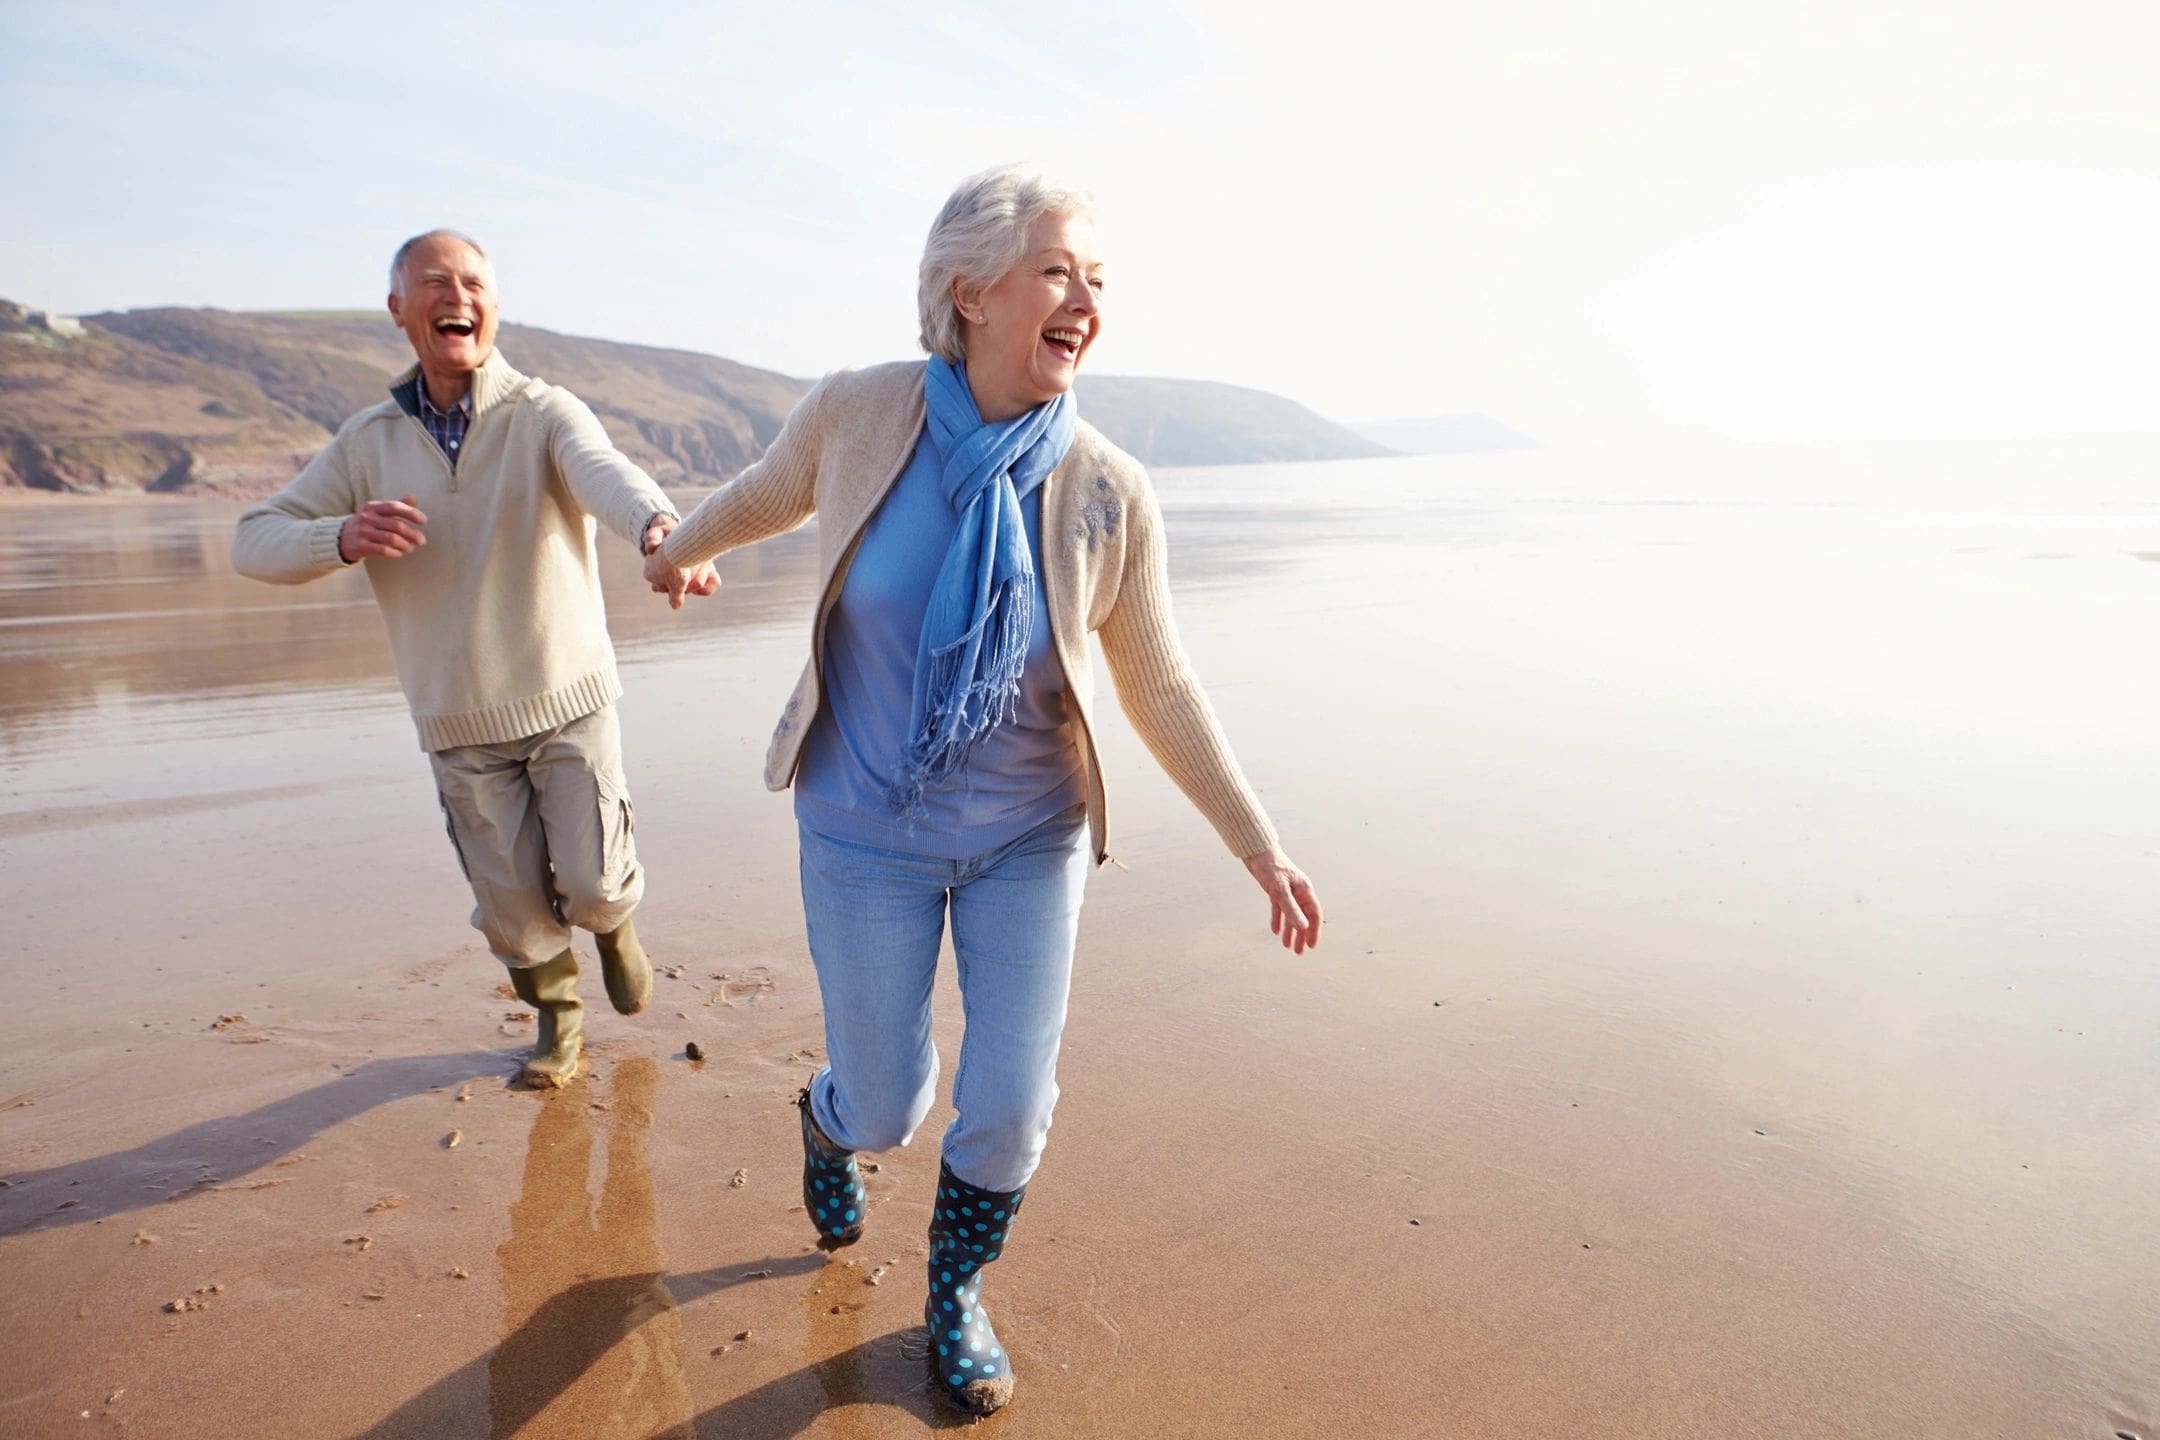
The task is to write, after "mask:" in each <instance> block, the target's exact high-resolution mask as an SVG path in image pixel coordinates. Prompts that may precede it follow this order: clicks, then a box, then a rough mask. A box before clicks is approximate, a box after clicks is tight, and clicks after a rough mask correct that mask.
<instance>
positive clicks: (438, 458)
mask: <svg viewBox="0 0 2160 1440" xmlns="http://www.w3.org/2000/svg"><path fill="white" fill-rule="evenodd" d="M495 312H496V296H495V278H494V273H493V270H492V268H491V267H490V266H489V264H488V259H487V256H486V255H485V254H484V253H483V252H482V251H481V249H480V247H479V246H478V245H477V244H475V243H474V242H473V241H471V240H469V239H467V238H466V237H465V236H462V235H459V234H456V233H454V232H452V231H448V230H433V231H429V232H428V233H427V234H424V235H418V236H415V237H414V238H412V239H410V240H408V241H406V242H405V243H404V244H403V245H401V246H399V247H398V252H397V256H396V258H395V259H394V260H392V261H391V264H390V314H391V317H392V318H393V319H394V320H396V321H397V323H398V326H399V327H400V328H401V329H403V330H404V332H405V336H406V338H407V339H408V340H410V341H411V342H412V348H413V354H414V356H415V359H416V362H417V363H416V364H415V365H414V366H413V368H412V369H410V370H408V371H406V372H405V373H404V374H403V375H402V376H400V377H399V378H398V379H397V381H396V382H395V383H393V384H392V385H391V387H390V398H389V399H388V400H386V401H384V402H383V403H381V404H379V405H376V406H374V407H372V408H370V409H367V410H363V411H361V412H360V413H359V414H358V415H355V416H353V418H352V419H350V420H348V421H346V422H345V424H344V426H343V427H342V428H341V429H340V430H339V431H338V433H337V435H336V436H335V437H334V438H333V439H332V440H331V441H330V443H329V445H328V446H326V447H325V448H324V449H323V451H322V452H321V453H320V454H318V455H317V456H316V457H315V458H314V459H313V460H311V461H310V462H308V465H307V468H306V469H304V470H302V471H301V472H300V474H299V475H298V476H297V477H296V478H295V479H294V480H293V482H292V483H291V484H290V485H288V486H286V487H285V488H284V489H283V490H281V491H279V492H278V493H277V494H276V495H273V496H271V497H270V498H269V499H268V500H266V501H264V502H263V503H262V504H260V505H258V506H256V507H255V508H253V509H251V510H249V511H248V512H247V513H246V514H244V515H242V516H241V517H240V524H239V528H238V531H237V533H236V534H235V535H234V537H233V565H234V567H235V568H236V569H238V570H239V572H240V573H241V574H243V575H247V576H250V577H252V578H254V579H257V580H267V581H270V582H271V583H273V584H281V585H298V584H302V583H304V582H306V581H309V580H313V579H315V578H316V577H317V576H320V575H327V574H329V573H331V572H332V571H335V570H339V569H342V568H343V567H345V566H348V565H354V564H361V563H365V564H366V566H367V572H368V582H369V584H370V585H371V586H372V587H373V588H374V591H375V600H376V604H377V605H378V607H379V608H380V609H381V612H382V617H383V624H384V627H385V628H386V629H387V630H388V631H389V635H390V651H391V655H392V657H393V658H394V659H395V661H396V663H397V672H398V681H399V683H400V684H401V685H403V687H404V690H405V698H406V700H407V702H408V703H409V704H410V705H411V707H412V714H413V721H414V723H415V724H416V725H417V726H418V727H419V731H420V744H421V748H423V749H425V750H426V751H427V752H428V756H429V759H430V761H431V762H432V764H433V766H434V770H435V784H436V790H437V792H438V794H439V796H440V798H441V801H442V809H443V819H444V822H445V824H446V825H447V827H448V829H449V832H450V842H451V844H452V846H454V847H455V849H456V851H457V855H458V861H459V864H460V865H461V866H462V867H463V869H464V871H465V877H466V879H467V880H469V881H470V882H471V884H472V890H473V898H474V899H475V901H476V902H477V905H476V908H475V909H474V910H473V916H472V923H473V925H474V927H475V928H476V929H478V930H479V931H480V933H481V934H483V935H485V936H486V937H487V939H488V944H489V946H490V947H491V948H492V949H493V950H494V952H495V955H496V957H497V958H498V959H500V960H501V961H502V962H503V963H504V964H505V965H507V966H509V967H510V981H511V984H512V986H513V987H514V988H515V989H516V991H517V994H518V998H519V999H521V1000H523V1001H524V1002H525V1003H526V1004H528V1005H530V1006H532V1007H533V1008H534V1009H535V1010H537V1011H538V1012H539V1043H538V1044H537V1045H536V1046H535V1047H534V1049H533V1052H532V1056H531V1058H530V1059H529V1060H528V1061H527V1062H526V1064H525V1067H524V1077H525V1080H526V1081H527V1083H529V1084H532V1085H535V1086H540V1087H543V1088H552V1087H555V1086H559V1085H563V1084H566V1083H567V1082H568V1081H569V1080H570V1079H571V1078H572V1077H573V1076H574V1075H576V1073H577V1066H578V1055H579V1052H580V1050H581V1049H582V1046H583V1037H584V1012H583V1007H582V1006H581V1005H580V1004H579V1001H578V996H577V973H578V972H577V959H576V956H575V955H574V954H573V953H572V951H571V948H570V941H571V929H572V927H576V928H579V929H584V930H590V931H592V932H593V938H594V940H595V941H596V942H597V944H598V947H599V951H600V965H601V970H602V972H603V975H604V977H605V979H606V982H607V992H608V999H609V1000H610V1001H612V1002H613V1003H614V1006H615V1008H616V1009H617V1010H619V1011H621V1012H622V1013H623V1014H625V1015H634V1014H636V1013H637V1012H638V1010H639V1009H641V1008H642V1007H643V1006H644V1004H645V1001H646V999H647V997H648V996H650V994H651V993H652V964H651V962H650V961H649V960H648V959H647V958H646V955H645V952H644V949H643V948H642V947H641V946H640V945H639V944H638V940H637V934H636V932H635V931H634V930H633V929H632V928H631V924H630V913H631V911H633V910H635V909H636V908H637V903H638V900H639V899H640V897H641V896H642V895H643V893H644V888H645V876H644V872H643V871H642V870H641V869H639V868H638V863H637V854H636V851H635V849H634V848H633V846H632V843H631V810H630V796H629V791H628V789H627V787H626V786H625V784H624V782H623V772H622V745H621V731H620V728H619V726H618V723H617V720H616V715H615V701H616V700H617V698H619V697H620V696H621V694H622V682H621V681H620V680H619V679H618V678H617V675H616V671H615V652H614V647H613V646H612V645H611V644H610V643H609V641H608V633H607V617H606V613H605V611H604V609H603V607H602V602H601V598H600V572H599V565H598V559H597V555H596V553H595V550H594V548H593V541H594V522H595V521H596V520H597V521H598V522H599V523H601V524H604V525H606V526H607V527H608V529H610V530H612V531H614V532H615V533H616V534H617V535H620V536H621V537H622V538H623V539H625V540H627V541H629V542H630V543H632V544H634V545H637V546H639V547H640V548H641V549H642V550H643V551H644V552H646V553H648V554H649V553H650V552H652V551H653V550H654V549H656V548H657V547H658V546H659V544H660V542H661V540H663V539H665V538H666V536H667V533H668V532H669V531H670V530H672V529H673V528H674V526H675V523H676V521H677V519H678V518H679V517H678V515H677V514H676V511H675V507H674V506H673V505H671V504H669V503H668V500H667V497H666V496H664V495H662V494H661V492H660V489H659V487H658V486H657V485H655V484H654V483H653V482H652V479H651V477H649V476H647V475H646V474H645V472H644V471H642V470H640V469H638V468H637V467H636V466H635V465H632V464H631V463H630V462H629V460H627V459H626V458H624V456H623V455H622V453H621V452H620V451H618V450H617V449H616V448H615V446H614V444H613V443H612V442H611V441H609V439H608V437H607V433H606V432H605V431H604V430H602V429H601V428H600V422H599V421H598V420H596V419H594V418H593V413H592V411H590V410H588V409H587V408H586V407H585V405H584V404H583V402H581V401H580V400H578V398H577V397H576V396H574V395H572V394H571V393H570V392H569V391H567V390H564V389H561V388H559V387H557V386H553V385H549V384H547V383H546V382H545V381H541V380H531V379H527V378H526V377H525V376H523V375H520V374H519V373H518V372H517V371H515V370H513V369H511V368H510V365H509V362H508V361H506V360H504V359H503V357H502V355H501V354H500V353H499V352H497V350H496V349H495V320H496V313H495ZM670 579H671V582H672V583H671V584H669V585H665V586H663V585H659V584H657V583H656V584H655V587H654V588H655V589H666V590H671V591H673V594H672V595H671V597H670V598H671V599H675V603H677V604H680V600H679V599H676V597H678V596H679V595H680V594H681V593H682V592H683V591H684V590H688V591H689V592H690V593H692V594H697V595H710V594H712V593H713V591H714V590H716V589H718V588H719V584H720V580H719V576H718V575H717V574H715V573H714V572H713V569H712V567H711V566H710V565H704V566H701V567H699V568H698V569H697V570H695V571H686V572H677V573H676V574H674V575H673V576H671V577H670Z"/></svg>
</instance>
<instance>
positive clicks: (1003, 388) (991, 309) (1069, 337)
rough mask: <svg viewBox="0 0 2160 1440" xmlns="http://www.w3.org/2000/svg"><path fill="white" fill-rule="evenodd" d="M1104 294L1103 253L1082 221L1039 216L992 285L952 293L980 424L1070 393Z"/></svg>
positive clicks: (1096, 324) (1087, 221)
mask: <svg viewBox="0 0 2160 1440" xmlns="http://www.w3.org/2000/svg"><path fill="white" fill-rule="evenodd" d="M1102 291H1103V262H1102V250H1101V246H1100V242H1099V241H1098V240H1097V238H1096V233H1095V222H1094V221H1092V220H1090V219H1088V218H1087V217H1086V216H1085V215H1045V216H1042V217H1041V218H1040V219H1038V220H1036V222H1035V223H1034V224H1033V225H1032V226H1030V227H1029V228H1028V239H1027V250H1026V252H1025V253H1024V254H1023V255H1022V256H1021V257H1020V263H1019V264H1018V265H1015V266H1014V267H1013V268H1012V269H1011V270H1009V271H1007V272H1006V274H1005V275H1004V277H1003V278H1001V279H1000V280H999V281H998V282H997V283H996V284H994V285H990V286H987V287H980V288H973V289H971V288H970V287H968V286H966V285H965V284H955V285H954V286H953V299H954V301H955V302H956V303H957V304H958V305H959V307H960V315H961V322H962V333H963V335H964V336H965V338H966V342H967V366H968V382H969V388H970V389H972V390H973V391H974V392H975V405H976V408H977V409H979V410H981V411H982V415H983V419H985V420H988V421H992V422H995V421H999V420H1009V419H1011V418H1012V417H1013V416H1015V415H1018V414H1020V413H1021V412H1023V411H1026V410H1029V409H1032V408H1034V407H1035V406H1037V405H1040V404H1042V403H1043V402H1044V401H1045V400H1054V399H1056V398H1057V397H1058V396H1060V395H1062V394H1064V393H1065V392H1066V391H1067V390H1070V389H1071V388H1072V383H1073V375H1074V374H1075V372H1077V371H1078V370H1079V368H1080V357H1081V356H1083V355H1085V354H1087V350H1088V346H1090V345H1092V344H1094V343H1095V336H1096V333H1097V332H1098V331H1099V330H1100V329H1101V327H1102Z"/></svg>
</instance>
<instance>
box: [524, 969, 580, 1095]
mask: <svg viewBox="0 0 2160 1440" xmlns="http://www.w3.org/2000/svg"><path fill="white" fill-rule="evenodd" d="M510 988H511V989H513V990H515V991H517V997H518V999H520V1000H523V1001H524V1002H525V1003H526V1004H528V1005H530V1006H532V1007H533V1009H535V1010H537V1011H539V1012H540V1033H539V1035H538V1036H537V1043H536V1044H534V1046H533V1052H532V1056H531V1058H529V1059H528V1060H526V1062H525V1069H524V1072H523V1074H522V1076H521V1077H520V1078H522V1079H523V1080H524V1081H525V1083H526V1084H528V1085H530V1086H532V1087H533V1088H534V1089H535V1090H554V1089H557V1088H559V1087H561V1086H564V1085H567V1084H569V1083H570V1081H571V1080H572V1079H573V1078H575V1077H576V1075H577V1067H578V1054H579V1052H581V1051H582V1050H584V1048H585V1005H584V1002H582V1001H580V1000H579V999H578V994H577V956H575V955H573V954H571V953H570V952H569V951H568V950H565V951H563V952H562V954H560V955H557V956H556V957H555V958H554V959H552V960H547V961H543V962H542V963H540V964H538V965H532V966H528V967H526V968H524V969H518V970H512V971H511V972H510Z"/></svg>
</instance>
